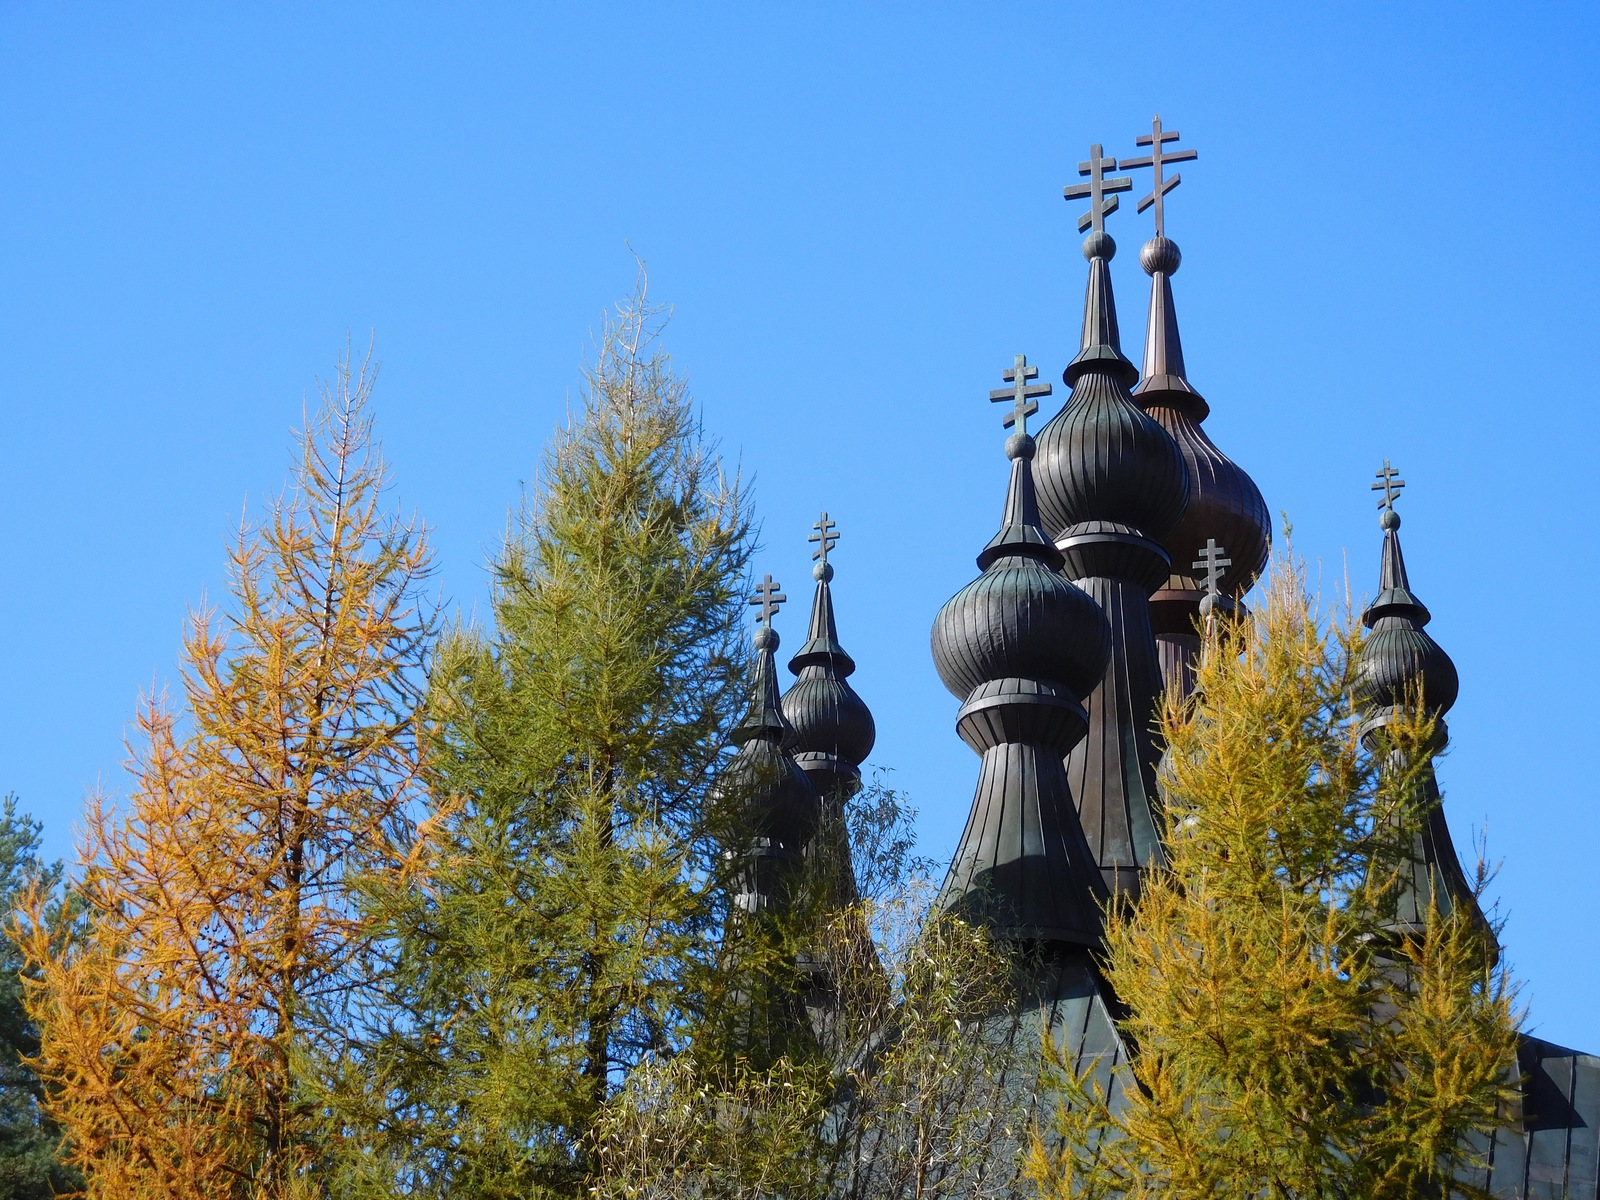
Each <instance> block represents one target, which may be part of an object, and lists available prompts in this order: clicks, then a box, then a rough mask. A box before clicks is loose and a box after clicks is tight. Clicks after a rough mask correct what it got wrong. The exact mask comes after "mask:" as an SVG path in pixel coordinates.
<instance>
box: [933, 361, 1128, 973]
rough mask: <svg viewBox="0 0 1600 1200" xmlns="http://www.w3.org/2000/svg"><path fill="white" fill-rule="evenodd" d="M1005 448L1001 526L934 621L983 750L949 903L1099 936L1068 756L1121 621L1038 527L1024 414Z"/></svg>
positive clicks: (985, 917)
mask: <svg viewBox="0 0 1600 1200" xmlns="http://www.w3.org/2000/svg"><path fill="white" fill-rule="evenodd" d="M1020 369H1021V368H1020V364H1019V371H1020ZM1019 415H1020V416H1021V417H1022V418H1023V422H1025V419H1026V412H1025V411H1024V412H1021V413H1020V414H1019ZM1019 424H1020V423H1019ZM1006 453H1007V455H1008V456H1009V457H1010V459H1011V482H1010V486H1009V489H1008V491H1007V494H1006V507H1005V516H1004V520H1003V522H1002V525H1001V529H1000V532H999V533H998V534H996V535H995V537H994V538H993V539H992V540H991V541H990V542H989V544H988V545H987V546H985V547H984V549H983V552H982V553H981V554H979V555H978V566H979V568H980V569H981V570H982V574H981V575H979V576H978V578H977V579H975V580H973V581H972V582H971V583H969V584H968V585H967V586H966V587H964V588H962V589H961V590H960V591H959V592H957V593H956V594H955V595H954V596H953V597H951V598H950V600H949V601H947V602H946V603H945V605H944V607H943V608H941V609H940V610H939V615H938V616H937V618H935V620H934V624H933V638H932V641H933V660H934V665H935V667H937V669H938V671H939V678H940V679H942V680H943V681H944V684H945V686H946V687H948V688H949V689H950V690H951V691H952V692H953V693H955V695H956V696H957V697H958V698H959V699H961V700H963V701H964V703H963V705H962V708H961V711H960V713H959V714H958V715H957V718H956V729H957V731H958V732H959V733H960V735H961V738H962V740H963V741H965V742H966V743H967V745H969V746H971V747H972V749H973V750H974V751H976V752H977V753H978V754H979V755H981V756H982V760H983V761H982V766H981V768H980V770H979V778H978V785H977V790H976V794H975V795H974V798H973V802H972V811H971V814H970V816H969V817H968V819H967V825H966V829H965V831H964V832H963V833H962V835H961V843H960V845H959V846H958V847H957V850H956V854H955V857H954V860H953V861H952V863H951V867H950V873H949V875H948V876H947V877H946V879H945V883H944V888H943V890H942V891H941V893H940V899H939V905H940V907H941V908H943V909H945V910H949V911H953V912H956V913H959V914H961V915H963V916H965V917H967V918H968V919H972V920H982V921H984V922H986V923H987V924H988V925H989V926H990V927H991V928H992V929H993V930H994V931H995V932H996V933H997V934H999V935H1001V936H1005V937H1011V938H1022V939H1027V940H1032V941H1044V942H1052V943H1065V944H1075V945H1087V946H1094V945H1097V944H1098V943H1099V940H1100V929H1101V925H1100V906H1101V903H1102V901H1103V899H1104V896H1105V892H1104V887H1103V884H1102V883H1101V880H1100V876H1099V872H1098V871H1097V870H1096V867H1095V863H1094V859H1093V857H1092V855H1091V853H1090V851H1089V848H1088V845H1087V844H1086V843H1085V841H1084V838H1083V831H1082V828H1081V827H1080V826H1079V824H1078V819H1077V814H1076V812H1075V811H1074V809H1073V804H1072V795H1071V792H1070V790H1069V788H1068V786H1067V778H1066V772H1065V769H1064V766H1063V763H1062V757H1063V755H1065V754H1066V753H1068V752H1069V751H1070V750H1071V749H1072V747H1073V745H1074V744H1075V743H1076V742H1077V741H1078V740H1079V739H1081V738H1082V737H1083V734H1084V730H1085V728H1086V727H1087V717H1086V714H1085V712H1084V709H1083V706H1082V704H1081V701H1080V697H1082V696H1083V695H1085V694H1086V693H1087V692H1088V691H1089V690H1090V689H1091V688H1093V687H1094V686H1095V684H1096V683H1097V682H1098V681H1099V678H1100V676H1101V674H1102V673H1103V672H1104V670H1105V666H1106V662H1107V659H1108V657H1109V653H1110V644H1109V631H1108V630H1107V627H1106V622H1105V618H1104V617H1103V616H1102V615H1101V613H1100V610H1099V608H1098V607H1097V606H1096V605H1095V603H1094V601H1093V600H1091V599H1090V598H1089V597H1088V596H1087V595H1085V594H1084V593H1083V592H1082V591H1080V590H1079V589H1078V588H1077V587H1075V586H1073V584H1072V583H1070V582H1069V581H1068V580H1067V579H1066V578H1065V576H1063V575H1062V574H1061V572H1060V570H1059V568H1060V566H1061V563H1062V556H1061V554H1060V552H1059V551H1058V550H1057V549H1056V548H1055V546H1054V545H1052V544H1051V542H1050V539H1049V537H1048V536H1047V535H1046V534H1045V532H1044V530H1043V529H1041V528H1040V526H1039V517H1038V507H1037V501H1036V499H1035V495H1034V487H1033V471H1032V459H1033V454H1034V443H1033V439H1032V438H1031V437H1029V436H1028V435H1027V433H1026V432H1025V431H1024V430H1022V429H1021V428H1020V427H1019V431H1018V432H1017V433H1015V434H1013V435H1012V437H1011V438H1010V439H1009V440H1008V441H1007V443H1006Z"/></svg>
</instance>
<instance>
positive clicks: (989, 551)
mask: <svg viewBox="0 0 1600 1200" xmlns="http://www.w3.org/2000/svg"><path fill="white" fill-rule="evenodd" d="M1038 374H1039V368H1038V367H1030V366H1028V356H1027V355H1026V354H1019V355H1017V356H1016V361H1015V363H1014V364H1013V366H1012V367H1011V369H1010V370H1008V371H1006V372H1005V373H1004V374H1003V375H1002V378H1003V379H1006V380H1008V381H1011V380H1014V381H1015V382H1014V385H1013V386H1012V387H1009V388H1000V389H998V390H996V391H992V392H990V393H989V399H990V400H991V401H993V402H999V401H1002V400H1010V401H1011V402H1012V406H1013V407H1012V410H1011V411H1010V412H1009V413H1007V414H1006V415H1005V417H1004V418H1003V419H1002V420H1001V424H1002V425H1004V426H1005V427H1006V428H1007V429H1010V430H1012V434H1011V436H1010V437H1009V438H1007V439H1006V457H1007V458H1009V459H1010V460H1011V482H1010V484H1009V485H1008V486H1007V488H1006V507H1005V515H1004V516H1003V517H1002V518H1001V520H1000V532H998V533H997V534H995V535H994V537H992V538H990V539H989V544H988V545H987V546H985V547H984V548H983V550H982V551H981V552H980V553H979V554H978V569H979V570H983V569H984V568H985V567H987V566H988V565H989V564H990V563H992V562H993V561H994V560H995V559H997V558H1000V557H1002V556H1003V555H1008V554H1023V555H1027V556H1029V557H1032V558H1037V559H1038V560H1039V561H1040V562H1042V563H1047V564H1048V565H1049V566H1051V567H1060V566H1061V564H1062V562H1063V561H1065V560H1064V559H1063V558H1062V557H1061V551H1059V550H1057V549H1056V544H1055V542H1054V540H1053V539H1051V537H1050V536H1049V535H1048V534H1046V533H1045V531H1044V529H1043V528H1042V527H1041V526H1040V524H1039V499H1038V495H1037V493H1036V492H1035V491H1034V486H1033V466H1032V463H1033V454H1034V450H1035V445H1034V441H1033V438H1032V437H1030V436H1029V434H1028V418H1029V417H1031V416H1032V415H1033V414H1034V413H1036V412H1038V411H1039V403H1038V397H1041V396H1048V395H1050V394H1051V392H1052V391H1053V390H1054V389H1053V388H1052V387H1051V385H1050V384H1048V383H1038V384H1032V385H1029V384H1028V382H1027V381H1028V380H1030V379H1033V378H1035V377H1036V376H1037V375H1038Z"/></svg>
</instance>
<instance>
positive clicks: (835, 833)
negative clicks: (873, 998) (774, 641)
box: [783, 512, 877, 900]
mask: <svg viewBox="0 0 1600 1200" xmlns="http://www.w3.org/2000/svg"><path fill="white" fill-rule="evenodd" d="M812 529H813V530H814V531H815V532H813V533H812V535H811V538H810V540H811V541H813V542H815V543H817V550H816V552H815V553H814V554H813V555H812V558H813V559H814V560H816V566H815V567H813V568H812V572H811V574H812V577H813V578H814V579H815V580H816V584H817V586H816V592H815V594H814V595H813V596H812V600H811V628H810V630H809V632H808V636H807V638H806V643H805V645H803V646H801V647H800V650H799V652H798V653H796V654H795V656H794V657H793V658H791V659H790V660H789V670H790V671H792V672H793V673H794V674H795V675H796V676H797V678H796V680H795V682H794V684H793V686H792V687H790V688H789V690H788V692H786V693H785V694H784V697H783V715H784V716H785V717H786V718H787V719H788V722H789V724H790V726H791V727H792V729H793V737H792V740H791V741H790V743H789V749H790V751H791V753H792V754H793V755H794V760H795V762H796V763H797V764H799V766H800V769H801V770H803V771H804V772H805V773H806V775H807V776H809V777H810V779H811V781H812V782H813V783H814V784H815V785H816V788H817V791H818V793H820V795H821V797H822V820H821V828H822V831H823V834H824V836H829V837H831V838H832V843H831V845H832V850H833V852H834V853H835V854H836V855H837V856H838V858H839V860H840V863H839V865H840V871H841V873H842V878H841V879H840V881H839V886H840V890H841V895H840V899H841V900H849V899H851V898H853V896H854V892H855V885H854V879H853V877H851V876H850V874H849V871H850V860H849V853H848V843H847V842H846V841H845V839H844V823H845V810H844V806H845V802H846V801H847V800H848V799H849V798H850V797H851V796H852V795H854V794H855V792H856V790H857V789H858V788H859V787H860V786H861V764H862V763H863V762H865V761H866V758H867V755H868V754H870V753H871V752H872V744H873V742H874V741H875V740H876V737H877V730H876V728H875V727H874V725H873V721H872V713H871V712H870V711H869V710H868V708H867V706H866V704H865V703H863V701H862V699H861V697H860V696H858V695H856V692H855V689H854V688H852V687H851V686H850V683H849V677H850V675H852V674H853V673H854V672H855V669H856V664H855V660H854V659H852V658H851V657H850V655H849V654H847V653H846V652H845V648H844V647H843V646H842V645H840V644H839V631H838V628H837V627H836V625H835V623H834V615H833V592H832V583H833V564H832V563H831V562H829V561H828V554H829V553H830V552H831V551H832V549H833V547H834V545H835V543H837V542H838V540H839V534H838V526H837V524H836V523H835V522H834V521H833V520H832V519H831V518H829V516H828V514H827V513H826V512H824V513H823V514H822V516H821V517H820V518H819V519H818V521H817V523H816V524H815V525H813V526H812Z"/></svg>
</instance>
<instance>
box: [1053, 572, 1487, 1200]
mask: <svg viewBox="0 0 1600 1200" xmlns="http://www.w3.org/2000/svg"><path fill="white" fill-rule="evenodd" d="M1359 640H1360V634H1359V631H1358V627H1355V626H1353V625H1352V623H1351V622H1349V621H1348V620H1346V621H1343V622H1341V623H1339V624H1337V625H1336V626H1335V627H1334V628H1333V629H1331V631H1330V630H1329V629H1327V628H1326V627H1325V626H1323V625H1322V624H1320V623H1319V621H1318V619H1317V617H1316V610H1315V605H1314V604H1313V603H1312V602H1311V601H1309V600H1308V599H1307V596H1306V591H1305V584H1304V575H1303V572H1302V571H1301V570H1299V569H1298V568H1295V567H1292V566H1287V565H1285V564H1282V563H1280V564H1278V566H1277V568H1276V569H1275V572H1274V574H1273V576H1272V578H1271V579H1270V581H1269V583H1268V584H1267V586H1266V588H1265V595H1264V596H1263V598H1262V606H1261V609H1260V611H1259V612H1258V613H1257V614H1256V615H1255V617H1254V618H1253V619H1246V620H1242V621H1239V622H1222V623H1221V625H1220V626H1219V627H1218V628H1216V629H1214V630H1213V631H1212V632H1211V633H1210V634H1209V635H1208V637H1207V639H1206V646H1205V653H1204V656H1203V658H1202V660H1201V664H1200V667H1199V672H1198V676H1197V681H1196V686H1197V696H1198V699H1197V701H1196V702H1195V703H1193V704H1191V705H1189V706H1187V707H1184V706H1179V705H1176V704H1174V705H1171V706H1169V707H1168V709H1167V711H1166V714H1165V716H1164V719H1163V725H1164V732H1165V735H1166V737H1167V740H1168V744H1169V750H1168V753H1167V757H1166V759H1165V760H1164V765H1163V775H1164V779H1163V783H1164V796H1165V799H1166V839H1167V845H1168V851H1169V858H1170V863H1169V865H1168V867H1167V868H1166V869H1165V870H1162V871H1157V872H1153V873H1152V874H1151V876H1150V878H1149V880H1148V882H1147V883H1146V885H1145V887H1144V890H1143V891H1142V893H1141V895H1140V896H1139V898H1138V901H1137V903H1136V905H1134V906H1133V907H1132V908H1131V909H1129V910H1121V909H1118V910H1114V911H1112V912H1111V913H1110V914H1109V915H1108V925H1107V943H1108V944H1107V951H1106V966H1107V974H1108V978H1109V980H1110V982H1111V985H1112V987H1113V988H1114V989H1115V991H1116V994H1117V995H1118V996H1119V997H1120V999H1121V1000H1122V1002H1123V1003H1124V1004H1125V1005H1126V1006H1127V1016H1126V1019H1125V1020H1124V1021H1123V1022H1122V1028H1123V1031H1124V1033H1125V1036H1126V1038H1127V1041H1128V1044H1129V1046H1130V1048H1131V1064H1130V1069H1131V1079H1129V1080H1127V1081H1126V1082H1127V1083H1128V1084H1129V1085H1130V1086H1127V1087H1125V1088H1121V1089H1118V1090H1117V1092H1116V1093H1115V1095H1114V1096H1113V1097H1108V1095H1107V1094H1106V1093H1105V1092H1104V1091H1102V1090H1099V1089H1097V1088H1096V1087H1095V1086H1094V1085H1093V1084H1092V1083H1091V1082H1090V1081H1089V1080H1088V1078H1087V1077H1083V1078H1074V1077H1073V1076H1072V1075H1071V1074H1070V1073H1069V1072H1067V1071H1066V1070H1065V1068H1064V1066H1063V1064H1062V1063H1061V1062H1060V1060H1059V1059H1058V1060H1057V1063H1056V1066H1057V1073H1058V1082H1059V1083H1060V1084H1061V1086H1062V1088H1063V1089H1064V1091H1063V1096H1062V1100H1063V1103H1062V1105H1061V1108H1060V1112H1059V1115H1058V1120H1057V1122H1056V1129H1055V1131H1054V1132H1055V1135H1056V1136H1055V1137H1054V1138H1052V1139H1045V1138H1038V1139H1036V1141H1035V1145H1034V1150H1033V1154H1032V1161H1031V1173H1032V1174H1033V1175H1034V1177H1035V1178H1036V1180H1037V1181H1038V1182H1039V1183H1040V1185H1041V1188H1042V1191H1043V1194H1044V1195H1045V1197H1046V1198H1047V1200H1067V1198H1068V1197H1073V1198H1077V1197H1102V1196H1117V1197H1128V1198H1130V1200H1137V1198H1138V1197H1154V1196H1161V1197H1163V1198H1164V1200H1184V1198H1186V1197H1196V1198H1198V1197H1202V1196H1204V1197H1208V1198H1209V1197H1216V1196H1262V1197H1271V1198H1274V1200H1278V1198H1283V1200H1287V1198H1289V1197H1294V1198H1296V1200H1317V1198H1323V1197H1326V1198H1328V1200H1333V1198H1334V1197H1339V1198H1344V1197H1350V1196H1361V1197H1364V1198H1367V1200H1390V1198H1394V1200H1401V1198H1406V1200H1409V1198H1412V1197H1442V1196H1445V1195H1446V1194H1451V1193H1453V1194H1457V1195H1466V1194H1470V1193H1469V1192H1468V1189H1466V1188H1464V1187H1462V1186H1460V1185H1458V1184H1456V1183H1454V1182H1453V1181H1454V1180H1455V1179H1456V1178H1457V1177H1458V1175H1459V1173H1460V1170H1461V1168H1462V1167H1463V1166H1464V1165H1465V1164H1466V1163H1468V1162H1469V1161H1471V1159H1472V1157H1473V1152H1474V1147H1475V1146H1482V1145H1486V1144H1487V1143H1486V1141H1484V1140H1483V1139H1484V1135H1486V1134H1487V1133H1488V1132H1489V1131H1491V1130H1492V1129H1493V1128H1494V1127H1495V1126H1496V1124H1497V1123H1498V1120H1499V1118H1500V1115H1501V1112H1502V1111H1503V1110H1502V1105H1504V1104H1506V1103H1507V1102H1509V1100H1510V1096H1509V1094H1508V1091H1507V1087H1508V1084H1509V1083H1511V1082H1514V1080H1515V1078H1516V1066H1515V1061H1516V1060H1515V1052H1514V1051H1515V1037H1516V1021H1515V1018H1514V1016H1513V1012H1512V1003H1513V997H1512V989H1511V987H1510V986H1509V984H1508V982H1507V979H1506V976H1505V974H1504V972H1503V970H1501V969H1500V968H1498V967H1497V966H1496V965H1495V957H1494V953H1493V950H1492V947H1491V946H1490V945H1489V944H1488V943H1487V942H1486V941H1485V938H1484V930H1483V928H1482V927H1481V926H1480V925H1479V924H1478V923H1477V922H1476V921H1475V919H1474V918H1473V917H1472V916H1471V915H1469V914H1467V913H1464V912H1462V911H1461V910H1460V909H1457V910H1455V911H1453V912H1452V913H1451V914H1450V915H1442V914H1441V913H1440V911H1439V908H1438V907H1437V906H1433V907H1432V909H1431V913H1430V915H1429V918H1428V920H1427V923H1426V928H1425V929H1424V930H1423V932H1422V933H1421V934H1419V935H1416V936H1406V937H1405V938H1396V937H1395V936H1393V934H1392V930H1393V928H1394V924H1393V921H1392V917H1393V915H1394V910H1395V904H1396V897H1397V892H1398V890H1399V888H1400V885H1401V882H1402V879H1403V877H1404V876H1405V875H1406V874H1407V869H1408V866H1409V864H1408V863H1406V861H1405V848H1406V847H1409V845H1410V841H1411V833H1412V830H1413V829H1414V828H1415V823H1416V822H1417V821H1419V820H1421V819H1422V816H1423V812H1422V808H1421V804H1420V802H1419V799H1418V797H1419V795H1420V788H1419V786H1418V784H1419V780H1418V778H1417V771H1416V770H1412V769H1406V768H1403V767H1401V768H1398V769H1397V768H1395V764H1396V763H1397V762H1399V763H1403V762H1406V761H1409V762H1414V763H1421V762H1424V761H1425V755H1424V754H1421V753H1419V752H1418V751H1419V749H1420V748H1421V747H1425V746H1427V745H1428V744H1429V739H1430V737H1431V734H1432V725H1431V721H1430V719H1429V718H1428V717H1427V716H1426V715H1425V714H1420V713H1418V714H1417V715H1415V716H1413V717H1411V718H1410V719H1409V720H1401V721H1398V722H1397V723H1395V724H1392V725H1391V726H1390V727H1389V730H1388V732H1389V736H1390V738H1391V739H1392V741H1391V743H1390V749H1391V750H1394V751H1398V752H1399V753H1388V752H1382V751H1381V748H1380V752H1377V753H1374V752H1372V751H1369V750H1368V749H1366V748H1364V747H1363V746H1362V744H1361V740H1360V738H1359V736H1358V733H1359V727H1360V716H1359V714H1358V713H1356V712H1354V711H1353V709H1352V703H1351V697H1352V694H1353V686H1354V684H1355V682H1356V675H1355V670H1356V666H1355V664H1356V652H1357V650H1358V648H1359ZM1417 708H1419V709H1420V705H1419V706H1417ZM1386 764H1387V766H1386ZM1481 880H1482V872H1481V871H1480V883H1481Z"/></svg>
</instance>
